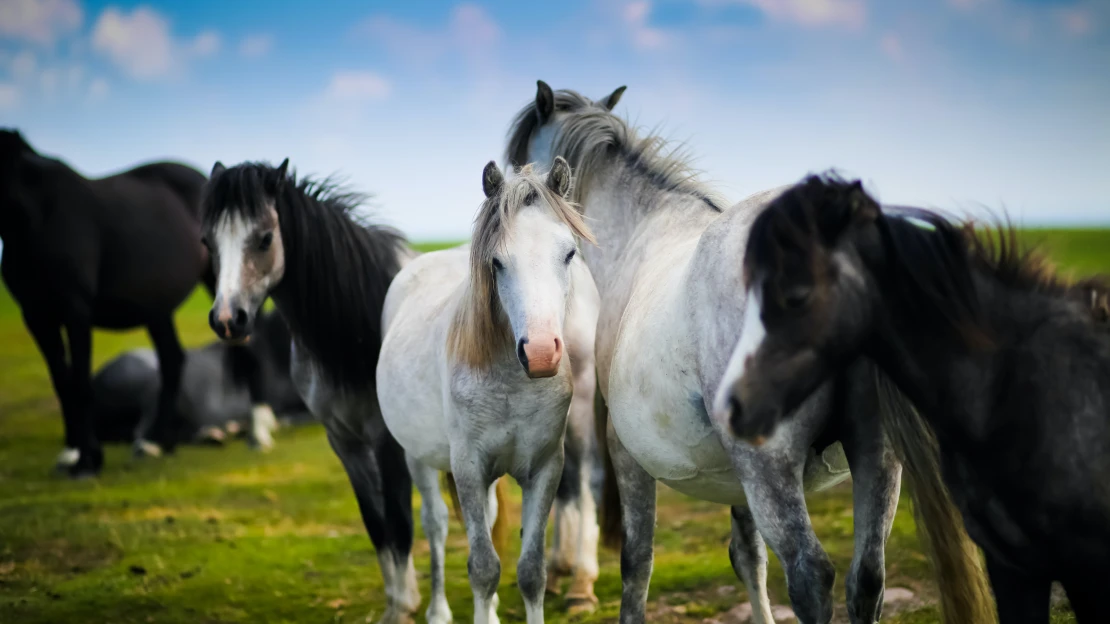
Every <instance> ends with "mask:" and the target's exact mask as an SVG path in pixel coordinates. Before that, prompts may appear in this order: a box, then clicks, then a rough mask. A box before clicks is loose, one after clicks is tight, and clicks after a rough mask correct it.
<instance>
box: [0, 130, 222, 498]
mask: <svg viewBox="0 0 1110 624" xmlns="http://www.w3.org/2000/svg"><path fill="white" fill-rule="evenodd" d="M204 181H205V177H204V174H202V173H201V172H199V171H197V170H195V169H192V168H190V167H187V166H185V165H182V164H178V163H172V162H156V163H150V164H145V165H142V166H139V167H136V168H134V169H130V170H127V171H124V172H122V173H118V174H115V175H111V176H107V177H104V178H98V179H87V178H85V177H83V176H82V175H81V174H79V173H77V172H76V171H74V170H73V169H71V168H70V167H69V166H68V165H66V164H65V163H64V162H62V161H60V160H57V159H54V158H49V157H46V156H43V155H40V154H38V153H37V152H36V151H35V150H34V148H32V147H31V145H30V144H29V143H28V142H27V141H26V140H25V139H24V138H23V136H22V135H21V134H20V133H19V132H18V131H11V130H3V131H0V205H2V206H3V209H0V238H2V239H3V241H4V252H3V253H4V255H3V260H2V261H0V273H2V275H3V279H4V283H5V284H6V285H7V287H8V290H9V291H10V292H11V294H12V297H13V298H14V299H15V300H16V302H17V303H18V304H19V306H20V308H21V310H22V314H23V320H24V323H25V324H26V325H27V329H28V331H29V332H30V333H31V337H32V338H33V339H34V341H35V344H36V345H37V346H38V348H39V351H41V352H42V355H43V358H44V359H45V360H46V365H47V368H48V369H49V372H50V380H51V382H52V383H53V386H54V391H55V393H56V394H57V397H58V402H59V403H60V405H61V410H62V418H63V420H64V422H65V450H63V451H62V453H61V455H60V456H59V462H58V463H59V467H60V468H64V469H67V470H68V471H69V474H70V475H71V476H72V477H75V478H81V477H90V476H95V475H96V474H98V473H99V472H100V470H101V468H102V466H103V464H104V453H103V451H102V450H101V447H100V442H99V440H97V437H96V431H95V428H94V425H93V421H92V418H91V412H90V407H91V405H90V401H91V397H92V385H91V382H90V371H91V358H92V329H93V327H101V328H106V329H130V328H134V327H139V326H145V327H146V329H147V332H148V333H149V335H150V339H151V341H152V342H153V344H154V349H155V351H156V352H157V353H158V360H159V362H161V366H160V370H161V391H160V393H159V397H158V410H157V412H156V418H155V420H154V422H152V423H150V428H149V429H148V430H147V431H143V432H141V437H142V438H145V439H151V440H154V441H155V442H162V443H164V444H166V445H167V446H172V445H170V444H169V442H168V440H163V438H164V437H165V436H166V435H167V431H168V430H169V429H170V428H171V427H172V426H173V425H174V422H175V420H176V414H175V413H174V405H175V403H176V400H177V392H178V389H179V387H180V379H181V369H182V365H183V363H184V359H185V356H184V352H183V351H182V348H181V344H180V342H179V340H178V337H177V330H176V329H175V327H174V324H173V312H174V310H175V309H176V308H177V307H178V306H179V305H181V303H182V302H184V301H185V299H186V298H187V297H188V296H189V295H190V293H192V292H193V289H194V288H195V287H196V285H197V284H198V283H199V282H201V281H205V282H206V283H208V284H210V283H211V282H212V275H211V272H210V270H209V266H208V254H207V253H206V251H205V249H204V247H203V246H202V245H201V244H200V219H199V216H198V211H199V206H200V193H201V187H202V186H203V185H204ZM63 328H64V330H65V334H66V340H65V342H64V343H63V340H62V329H63ZM67 347H68V353H67Z"/></svg>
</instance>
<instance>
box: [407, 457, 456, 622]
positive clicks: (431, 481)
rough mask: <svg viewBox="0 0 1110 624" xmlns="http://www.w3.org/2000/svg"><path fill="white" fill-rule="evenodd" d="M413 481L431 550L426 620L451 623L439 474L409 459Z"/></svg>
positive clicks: (443, 509)
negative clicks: (446, 581)
mask: <svg viewBox="0 0 1110 624" xmlns="http://www.w3.org/2000/svg"><path fill="white" fill-rule="evenodd" d="M408 466H409V472H410V473H412V480H413V482H414V483H416V487H417V489H419V490H420V500H421V501H422V504H421V506H420V522H421V523H422V524H423V526H424V535H425V536H426V537H427V538H428V546H429V549H430V550H431V577H432V598H431V602H430V603H429V604H428V611H427V612H426V613H425V617H426V618H427V619H428V624H446V623H447V622H450V621H451V607H450V606H449V605H448V604H447V595H446V593H445V588H444V574H443V561H444V558H445V557H446V545H447V522H448V519H447V504H446V503H444V502H443V495H442V494H440V491H439V471H438V470H435V469H434V468H429V467H428V466H425V465H424V464H421V463H420V462H418V461H416V460H413V459H411V458H409V459H408Z"/></svg>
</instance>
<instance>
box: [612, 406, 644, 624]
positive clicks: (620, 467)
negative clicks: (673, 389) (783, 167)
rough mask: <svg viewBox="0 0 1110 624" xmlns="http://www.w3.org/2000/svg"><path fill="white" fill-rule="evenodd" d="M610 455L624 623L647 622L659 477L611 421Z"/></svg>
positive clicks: (622, 619)
mask: <svg viewBox="0 0 1110 624" xmlns="http://www.w3.org/2000/svg"><path fill="white" fill-rule="evenodd" d="M606 438H607V439H608V442H609V456H610V457H611V458H612V461H613V473H614V477H615V478H616V481H617V490H618V491H619V492H620V507H621V528H622V543H621V613H620V621H621V624H632V623H638V622H644V621H645V618H646V611H647V598H648V586H649V585H650V584H651V567H652V563H653V559H654V548H655V545H654V541H655V497H656V493H655V479H654V478H652V476H651V475H649V474H648V473H647V471H645V470H644V469H643V468H642V467H641V466H640V464H639V462H637V461H636V459H635V458H633V457H632V455H631V454H630V453H629V452H628V450H627V449H625V448H624V445H623V444H621V441H620V440H619V439H618V438H617V433H616V431H614V430H613V422H612V421H609V425H608V434H607V435H606Z"/></svg>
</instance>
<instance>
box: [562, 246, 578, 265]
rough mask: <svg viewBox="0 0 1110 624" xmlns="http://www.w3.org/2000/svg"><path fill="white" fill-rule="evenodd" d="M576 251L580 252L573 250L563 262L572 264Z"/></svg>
mask: <svg viewBox="0 0 1110 624" xmlns="http://www.w3.org/2000/svg"><path fill="white" fill-rule="evenodd" d="M576 251H578V250H577V249H571V250H570V253H568V254H567V257H566V258H565V259H564V260H563V262H564V263H566V264H570V261H571V260H574V253H575V252H576Z"/></svg>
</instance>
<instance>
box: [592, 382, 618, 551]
mask: <svg viewBox="0 0 1110 624" xmlns="http://www.w3.org/2000/svg"><path fill="white" fill-rule="evenodd" d="M608 429H609V407H608V406H607V405H606V404H605V397H603V396H601V380H598V383H597V390H595V391H594V435H595V436H596V438H597V449H598V452H599V453H600V454H601V464H602V466H603V467H604V470H605V481H604V482H603V484H602V486H601V504H600V505H598V508H597V516H598V518H597V519H598V524H599V525H600V530H601V543H602V544H604V545H605V546H606V547H608V548H611V549H613V550H619V549H620V547H621V541H622V540H623V538H624V531H623V528H622V526H621V497H620V490H619V489H617V472H616V470H614V469H613V458H612V456H610V455H609V433H608Z"/></svg>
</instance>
